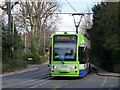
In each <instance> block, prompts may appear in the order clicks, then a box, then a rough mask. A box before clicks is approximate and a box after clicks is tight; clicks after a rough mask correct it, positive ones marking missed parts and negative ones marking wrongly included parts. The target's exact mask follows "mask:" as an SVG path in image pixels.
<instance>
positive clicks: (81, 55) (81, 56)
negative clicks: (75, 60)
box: [79, 47, 88, 64]
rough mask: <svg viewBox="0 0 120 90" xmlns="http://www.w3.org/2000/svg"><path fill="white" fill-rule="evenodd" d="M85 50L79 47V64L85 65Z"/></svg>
mask: <svg viewBox="0 0 120 90" xmlns="http://www.w3.org/2000/svg"><path fill="white" fill-rule="evenodd" d="M87 56H88V55H87V48H85V47H79V61H80V63H81V64H84V63H86V58H87Z"/></svg>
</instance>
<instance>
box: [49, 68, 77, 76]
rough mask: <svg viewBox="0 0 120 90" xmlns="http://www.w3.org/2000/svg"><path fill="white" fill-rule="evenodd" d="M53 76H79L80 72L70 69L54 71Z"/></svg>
mask: <svg viewBox="0 0 120 90" xmlns="http://www.w3.org/2000/svg"><path fill="white" fill-rule="evenodd" d="M51 76H79V71H77V70H69V69H60V70H52V72H51Z"/></svg>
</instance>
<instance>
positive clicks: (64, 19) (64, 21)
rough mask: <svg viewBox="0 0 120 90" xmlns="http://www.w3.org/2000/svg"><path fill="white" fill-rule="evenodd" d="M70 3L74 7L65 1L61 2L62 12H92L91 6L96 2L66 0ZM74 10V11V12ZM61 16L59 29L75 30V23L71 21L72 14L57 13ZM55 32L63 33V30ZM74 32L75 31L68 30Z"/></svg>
mask: <svg viewBox="0 0 120 90" xmlns="http://www.w3.org/2000/svg"><path fill="white" fill-rule="evenodd" d="M67 1H68V2H69V3H70V5H72V7H73V8H74V9H75V10H74V9H73V8H72V7H71V6H70V5H69V4H68V3H67V2H61V3H60V4H61V5H62V8H61V10H62V13H76V12H77V13H89V12H92V7H93V6H94V5H95V4H96V2H83V1H82V2H81V1H80V0H78V1H80V2H76V1H75V2H73V1H72V2H71V0H70V1H69V0H67ZM75 11H76V12H75ZM59 16H60V17H61V21H60V22H61V23H60V24H58V25H57V26H58V30H59V31H75V25H74V21H73V16H72V15H65V14H63V15H59ZM56 33H63V32H56ZM70 33H75V32H70Z"/></svg>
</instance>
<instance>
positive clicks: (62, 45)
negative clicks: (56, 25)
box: [53, 35, 77, 61]
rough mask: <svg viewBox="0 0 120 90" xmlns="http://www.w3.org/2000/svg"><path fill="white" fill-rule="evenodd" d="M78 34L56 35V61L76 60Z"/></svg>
mask: <svg viewBox="0 0 120 90" xmlns="http://www.w3.org/2000/svg"><path fill="white" fill-rule="evenodd" d="M76 46H77V36H76V35H55V36H54V50H53V53H54V55H53V60H54V61H61V60H62V61H76Z"/></svg>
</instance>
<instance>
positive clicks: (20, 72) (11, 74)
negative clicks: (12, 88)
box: [2, 68, 48, 77]
mask: <svg viewBox="0 0 120 90" xmlns="http://www.w3.org/2000/svg"><path fill="white" fill-rule="evenodd" d="M36 69H38V68H33V69H31V70H25V71H21V72H17V73H11V74H7V75H2V77H5V76H9V75H13V74H20V73H24V72H27V71H33V70H36ZM47 69H48V68H46V69H43V70H40V71H39V72H42V71H44V70H47ZM39 72H35V73H39ZM22 76H26V75H22Z"/></svg>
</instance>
